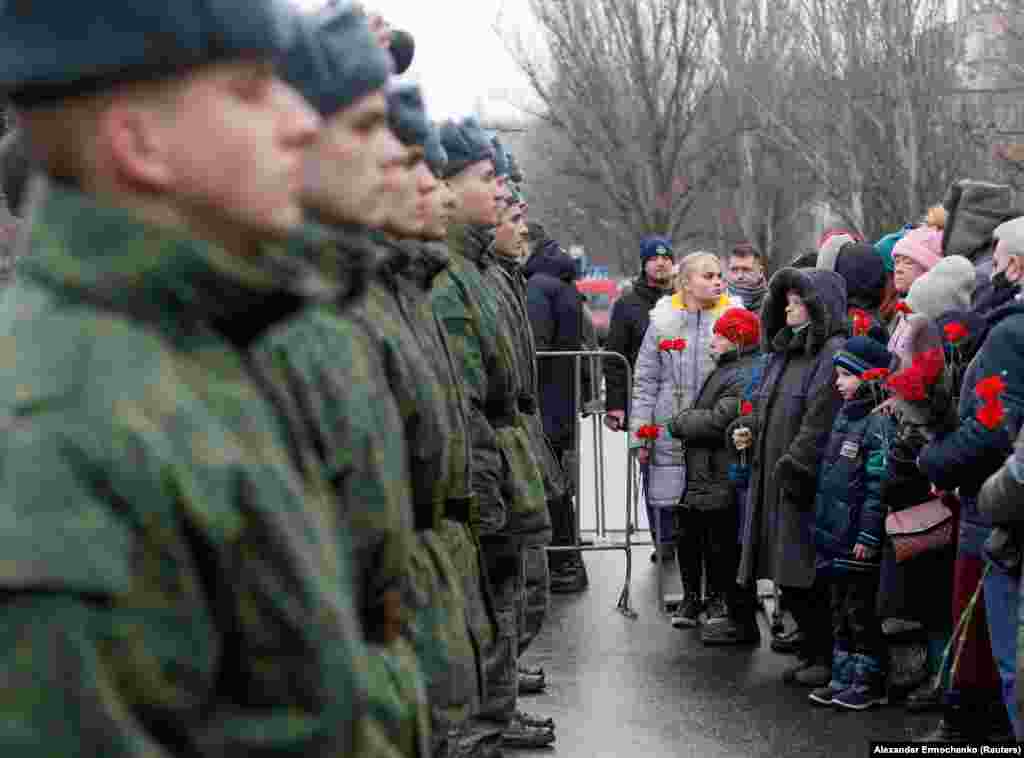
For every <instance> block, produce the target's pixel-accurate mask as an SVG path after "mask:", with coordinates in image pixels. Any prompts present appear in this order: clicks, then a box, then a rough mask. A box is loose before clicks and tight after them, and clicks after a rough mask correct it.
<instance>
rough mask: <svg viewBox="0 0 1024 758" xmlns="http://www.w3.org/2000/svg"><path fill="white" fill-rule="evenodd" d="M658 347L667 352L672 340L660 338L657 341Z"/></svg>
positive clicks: (670, 347)
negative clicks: (660, 339)
mask: <svg viewBox="0 0 1024 758" xmlns="http://www.w3.org/2000/svg"><path fill="white" fill-rule="evenodd" d="M658 349H659V350H664V351H665V352H666V353H667V352H668V351H669V350H671V349H672V340H662V341H661V342H659V343H658Z"/></svg>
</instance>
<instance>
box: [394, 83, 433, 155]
mask: <svg viewBox="0 0 1024 758" xmlns="http://www.w3.org/2000/svg"><path fill="white" fill-rule="evenodd" d="M388 126H389V127H390V128H391V132H392V133H393V134H394V135H395V136H396V137H397V138H398V141H399V142H401V143H402V144H403V145H406V146H413V145H424V146H425V145H426V144H427V140H428V139H430V135H431V133H434V132H435V131H436V130H434V129H432V128H431V126H430V122H429V121H427V111H426V106H425V105H424V104H423V93H422V92H421V91H420V88H419V87H418V86H417V85H415V84H396V85H394V86H393V87H391V88H390V89H389V90H388Z"/></svg>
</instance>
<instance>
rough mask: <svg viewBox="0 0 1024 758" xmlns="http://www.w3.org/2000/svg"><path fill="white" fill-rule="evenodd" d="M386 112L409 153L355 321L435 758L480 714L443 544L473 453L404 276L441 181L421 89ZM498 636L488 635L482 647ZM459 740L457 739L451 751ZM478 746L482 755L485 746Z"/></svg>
mask: <svg viewBox="0 0 1024 758" xmlns="http://www.w3.org/2000/svg"><path fill="white" fill-rule="evenodd" d="M388 106H389V108H388V110H389V123H390V124H391V129H392V132H393V133H395V134H396V135H397V136H398V137H399V140H400V141H401V142H402V143H403V144H404V145H405V155H403V156H402V160H399V161H395V162H394V163H393V164H392V165H391V166H390V167H389V169H388V171H387V173H386V175H385V184H384V187H385V189H386V190H387V191H388V202H387V204H386V206H387V209H386V214H385V217H384V220H383V223H382V224H381V225H380V230H379V231H378V232H376V233H374V234H373V236H372V237H373V241H374V243H375V245H376V249H377V252H378V255H379V264H378V267H377V269H376V272H375V276H374V277H373V279H372V280H371V281H370V282H369V285H368V289H367V295H366V298H365V299H364V300H363V301H362V302H361V303H360V304H359V305H358V306H357V307H356V308H355V309H353V318H355V319H356V320H357V321H358V322H359V323H360V324H361V325H362V326H363V327H364V328H365V329H366V331H367V332H368V333H369V334H371V336H372V337H373V339H374V341H375V343H376V344H377V345H378V346H379V350H380V352H381V353H382V355H383V356H384V372H383V374H382V376H383V378H384V379H385V380H386V382H387V386H388V387H389V388H390V390H391V392H392V394H393V395H394V396H395V398H396V399H397V401H398V407H399V411H400V414H401V421H402V425H403V428H404V430H405V436H406V445H407V449H406V457H407V460H408V468H409V471H410V472H411V475H412V478H411V483H412V502H413V512H414V518H415V527H416V534H417V545H416V549H415V550H414V551H413V555H412V558H413V567H412V569H413V570H412V584H413V589H414V592H413V594H412V597H413V602H414V607H413V608H412V613H413V614H414V617H415V623H414V624H412V625H411V626H410V631H411V639H412V642H413V644H414V647H415V649H416V652H417V654H418V655H419V658H420V661H421V665H422V667H423V670H424V674H425V676H426V680H427V686H428V692H429V696H430V704H431V714H432V720H433V724H434V728H435V742H434V754H435V755H447V754H448V753H449V751H452V750H454V749H455V748H456V747H457V744H456V743H458V739H457V732H458V730H459V729H460V727H461V726H462V725H463V724H464V723H465V722H466V720H467V719H468V718H469V716H470V715H471V714H472V713H475V712H477V711H478V710H479V708H480V699H481V687H482V683H483V671H482V660H481V659H480V657H479V656H478V654H477V653H476V648H475V646H474V640H473V637H472V636H471V628H470V626H469V624H468V622H467V617H466V604H465V599H464V597H463V590H462V582H461V579H460V578H459V574H458V573H457V571H456V570H455V568H454V566H453V565H452V561H451V556H450V553H449V550H448V547H447V542H446V540H445V539H443V538H442V535H443V534H446V532H447V527H446V526H445V525H444V519H445V514H446V513H448V512H449V511H452V512H455V513H463V514H466V515H467V516H468V513H467V511H468V509H469V505H470V504H469V502H468V497H469V493H468V491H467V485H468V482H466V481H465V471H464V470H462V469H460V470H458V471H456V469H457V468H458V465H457V464H458V460H457V458H453V456H458V457H461V458H462V460H463V466H464V465H465V463H466V456H465V451H464V450H459V449H457V448H455V447H453V445H452V442H453V441H454V440H455V439H457V438H456V437H455V436H453V431H454V430H453V427H452V424H453V423H458V421H459V419H453V418H452V414H451V412H450V410H449V407H450V406H449V401H448V392H447V390H446V388H445V387H444V386H443V385H442V384H441V379H440V376H439V375H438V373H437V370H436V369H435V365H434V362H433V359H432V358H431V357H429V356H428V352H429V345H430V340H431V336H432V335H433V334H434V333H435V329H434V325H433V323H432V321H429V322H424V321H423V320H421V319H420V318H419V317H418V316H419V315H420V313H419V311H418V310H417V301H422V300H423V291H422V288H418V290H417V291H416V292H415V294H414V295H413V294H412V293H411V292H410V288H409V286H408V282H407V278H406V277H407V276H408V275H409V274H410V273H411V272H410V266H411V265H412V262H413V255H414V253H416V252H418V249H419V247H420V242H419V241H418V240H417V239H415V237H418V236H419V234H420V232H421V231H422V229H423V225H424V220H425V217H424V215H423V214H422V212H421V210H420V209H421V208H422V206H423V195H424V190H429V189H430V188H431V187H432V186H433V185H435V184H436V182H435V180H434V178H433V175H432V174H431V173H430V169H429V167H428V166H427V164H426V162H425V161H424V153H425V150H424V145H425V143H426V140H427V137H428V135H429V134H430V127H429V124H428V122H427V118H426V113H425V111H424V108H423V100H422V97H421V95H420V92H419V89H418V88H417V87H413V86H395V87H393V88H392V90H391V92H390V93H389V97H388ZM453 473H454V474H455V476H453ZM460 477H461V478H462V479H463V483H462V485H461V487H460V485H459V481H458V479H459V478H460ZM493 634H494V632H493V631H489V634H488V636H487V638H485V639H484V640H483V642H484V644H487V643H488V642H489V638H490V637H491V636H493ZM453 736H455V737H456V739H455V740H454V741H453V744H449V741H450V740H449V738H450V737H453ZM498 736H499V733H498V731H497V730H492V738H491V740H490V743H491V744H490V746H489V747H490V749H492V750H493V749H494V748H495V747H496V746H497V738H498ZM478 743H479V741H478ZM475 746H476V747H478V748H479V749H480V750H481V751H482V750H485V749H486V748H487V747H488V746H487V745H485V744H476V745H475Z"/></svg>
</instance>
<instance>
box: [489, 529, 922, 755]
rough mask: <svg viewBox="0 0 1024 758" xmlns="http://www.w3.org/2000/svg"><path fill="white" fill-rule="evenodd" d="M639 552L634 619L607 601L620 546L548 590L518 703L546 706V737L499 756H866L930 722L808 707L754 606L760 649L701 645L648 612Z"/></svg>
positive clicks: (651, 576) (619, 572)
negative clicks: (561, 589) (540, 676)
mask: <svg viewBox="0 0 1024 758" xmlns="http://www.w3.org/2000/svg"><path fill="white" fill-rule="evenodd" d="M649 555H650V548H649V547H638V548H635V549H634V553H633V569H634V571H633V582H632V601H633V603H632V604H633V607H634V609H635V610H636V611H637V612H638V613H639V618H638V619H636V620H630V619H628V618H626V617H625V616H623V615H621V614H619V613H618V612H617V611H616V610H615V602H616V600H617V598H618V596H619V591H620V590H621V588H622V583H623V577H624V575H625V574H624V567H625V557H624V555H623V553H621V552H608V553H589V554H587V555H586V558H585V560H586V562H587V567H588V570H589V573H590V588H589V589H587V590H586V591H585V592H583V593H581V594H579V595H555V596H553V597H552V605H551V612H550V613H549V615H548V620H547V622H546V625H545V628H544V630H543V631H542V632H541V635H540V636H539V638H538V639H537V640H536V641H535V642H534V643H533V645H532V646H531V648H530V649H529V650H528V651H527V654H526V657H525V659H526V661H527V662H528V663H531V664H540V665H542V666H543V667H544V669H545V671H546V672H547V681H548V688H547V691H546V692H545V693H544V694H541V695H534V696H529V697H523V698H522V699H521V704H520V707H521V709H522V710H524V711H527V712H529V713H536V714H538V715H545V716H552V717H553V718H554V719H555V722H556V725H557V729H556V735H557V741H556V742H555V744H554V746H553V747H552V748H550V749H547V750H539V751H512V750H508V751H506V752H507V755H508V756H510V758H515V757H516V756H521V757H523V758H527V757H530V758H532V757H533V756H546V757H547V758H591V756H624V757H629V758H689V757H690V756H695V757H696V756H701V757H702V758H703V757H707V758H727V757H728V758H736V757H739V756H834V757H840V756H842V757H846V756H849V758H854V757H857V758H860V757H861V756H863V757H865V758H866V757H867V756H868V755H869V749H868V741H869V740H870V739H879V740H903V739H912V738H913V737H915V736H919V735H921V734H923V733H926V732H928V731H929V730H930V729H931V728H933V727H934V726H935V724H936V722H937V721H938V717H937V716H935V715H934V714H931V715H923V716H913V715H909V714H907V713H906V712H905V711H904V710H903V708H901V707H898V706H889V707H882V708H877V709H875V710H872V711H867V712H862V713H850V712H838V711H835V710H832V709H828V708H820V707H814V706H812V705H811V704H810V703H809V702H808V701H807V692H808V691H807V690H806V689H798V688H794V687H790V686H787V685H784V684H783V683H782V680H781V676H782V671H783V669H785V668H786V667H787V666H788V665H790V664H791V662H792V661H793V660H794V659H793V658H791V657H789V656H782V655H778V654H776V653H774V652H772V651H771V650H770V649H769V647H768V643H769V640H770V636H769V633H768V625H767V621H766V619H765V618H764V616H763V615H760V614H759V616H760V618H759V621H760V623H761V632H762V644H761V647H760V648H752V647H749V646H748V647H745V648H729V647H725V648H705V647H704V646H703V645H702V644H701V642H700V639H699V633H698V632H696V631H694V630H676V629H673V628H672V627H671V626H670V625H669V624H668V622H667V620H666V619H665V617H663V616H661V615H660V614H659V612H658V610H657V608H658V602H657V584H656V581H657V580H656V570H657V569H656V567H655V566H653V565H651V563H650V562H649V560H648V558H649Z"/></svg>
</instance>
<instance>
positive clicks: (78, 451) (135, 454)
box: [0, 185, 368, 758]
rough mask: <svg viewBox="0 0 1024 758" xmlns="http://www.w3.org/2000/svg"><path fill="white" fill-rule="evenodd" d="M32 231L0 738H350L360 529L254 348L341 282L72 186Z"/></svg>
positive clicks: (205, 742) (217, 751) (48, 749)
mask: <svg viewBox="0 0 1024 758" xmlns="http://www.w3.org/2000/svg"><path fill="white" fill-rule="evenodd" d="M27 246H28V249H27V252H26V255H25V256H24V257H23V258H22V259H21V261H20V262H19V264H18V272H17V275H16V281H15V282H14V283H13V284H12V285H11V286H10V287H9V288H8V289H7V290H6V291H5V292H4V293H3V297H2V300H0V364H2V365H3V370H2V371H0V383H2V385H3V386H4V387H6V390H3V391H0V398H3V399H2V401H0V402H2V410H0V423H2V428H3V435H2V436H0V554H2V555H3V560H2V561H0V588H2V591H3V592H4V607H3V611H2V614H3V621H2V623H0V681H3V692H4V694H3V696H2V697H0V753H2V754H3V755H4V756H5V757H7V756H15V757H16V756H33V757H34V758H35V757H38V756H58V755H59V756H98V755H102V756H104V757H105V758H114V757H116V756H129V755H130V756H139V755H143V754H147V755H184V754H189V755H217V756H243V755H244V756H254V755H262V756H270V755H317V756H347V755H350V754H352V746H353V741H354V739H355V734H354V732H355V729H354V725H356V724H357V722H358V721H359V716H360V714H361V713H363V712H365V709H366V707H367V704H366V703H367V701H366V692H367V687H368V683H367V681H366V670H365V668H364V666H365V664H364V660H365V649H364V648H363V646H362V642H361V640H362V630H361V629H360V627H359V622H358V618H357V615H356V612H355V609H354V606H353V603H352V585H351V582H352V579H351V576H350V567H349V564H348V562H347V555H348V551H349V547H348V544H347V540H346V538H345V530H344V529H343V528H341V525H340V524H339V523H338V520H337V518H336V515H335V512H334V509H333V508H332V507H331V505H330V501H329V497H328V495H327V492H326V483H325V482H324V480H323V479H322V477H321V474H320V471H319V467H318V466H317V465H316V463H315V461H314V460H313V459H312V457H311V456H310V455H309V454H308V448H307V446H306V442H305V440H304V439H303V436H302V434H301V428H300V425H299V424H297V423H295V422H294V421H293V420H292V409H291V408H290V406H289V403H288V401H287V398H286V397H285V396H283V395H282V394H281V393H278V392H277V391H276V390H275V389H274V383H273V379H272V377H270V376H269V375H268V374H267V372H266V371H265V369H264V368H263V367H260V366H259V365H258V362H257V361H255V360H254V359H253V356H252V354H251V352H250V346H251V344H252V341H253V339H254V338H256V337H257V336H258V335H259V334H260V333H261V332H262V331H264V330H265V329H266V328H267V327H268V326H269V325H270V324H271V323H272V322H274V321H276V320H279V319H281V318H285V317H287V316H288V315H289V314H292V313H294V312H295V311H296V309H297V308H299V307H301V306H302V305H303V304H304V303H305V302H306V301H307V296H308V294H309V293H310V292H312V291H314V290H316V289H317V288H315V287H307V286H306V284H314V283H316V282H318V281H320V280H319V279H317V278H316V277H310V276H306V275H305V274H304V273H303V272H302V269H301V267H299V266H296V265H294V264H293V263H292V262H291V261H287V260H271V259H270V258H268V257H266V256H261V257H257V258H255V259H246V260H240V259H238V258H234V257H231V256H228V255H226V254H225V253H224V252H223V251H222V250H219V249H216V248H214V247H211V246H209V245H206V244H203V243H199V242H196V241H194V240H190V239H187V238H184V237H182V236H180V234H179V233H177V232H173V231H170V230H167V229H163V228H157V227H154V226H151V225H147V224H143V223H140V222H139V221H138V220H137V219H136V218H135V217H134V216H132V215H131V214H129V213H126V212H124V211H122V210H118V209H115V208H112V207H106V206H102V205H99V204H97V203H96V202H95V201H93V200H91V199H90V198H88V197H87V196H85V195H83V194H81V193H80V192H78V191H76V190H73V189H71V188H68V187H65V186H56V185H55V186H53V187H52V188H51V189H50V191H49V193H48V195H47V196H46V197H45V198H43V199H42V202H41V204H40V205H39V207H38V208H36V209H35V211H34V213H33V219H32V221H31V230H30V232H29V234H28V236H27ZM307 273H308V272H307ZM321 291H322V290H321Z"/></svg>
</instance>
